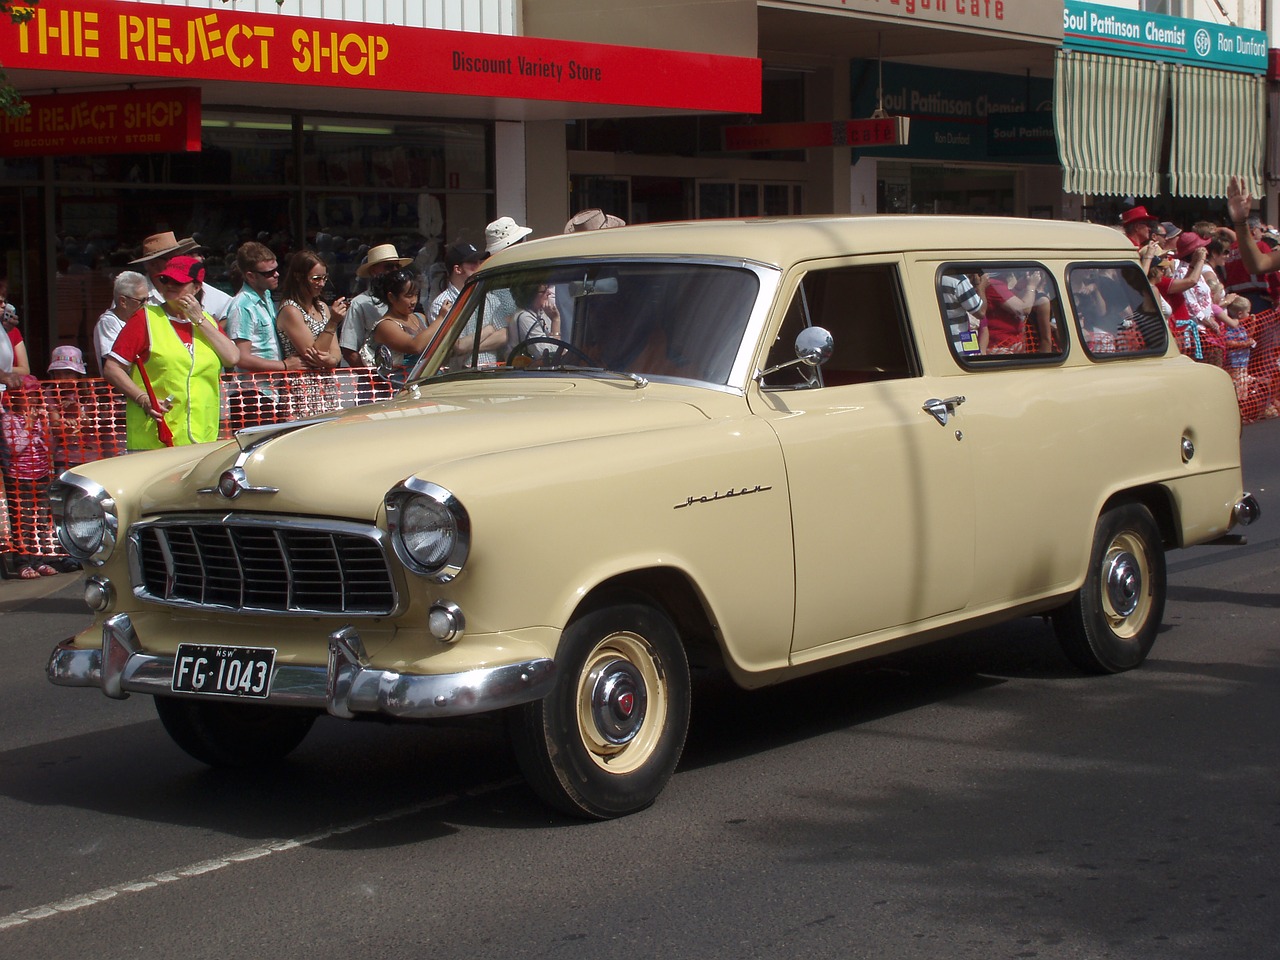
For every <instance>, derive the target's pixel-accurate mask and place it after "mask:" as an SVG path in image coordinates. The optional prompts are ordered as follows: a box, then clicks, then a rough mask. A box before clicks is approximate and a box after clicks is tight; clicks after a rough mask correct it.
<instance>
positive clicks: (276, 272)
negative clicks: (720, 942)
mask: <svg viewBox="0 0 1280 960" xmlns="http://www.w3.org/2000/svg"><path fill="white" fill-rule="evenodd" d="M249 272H250V273H256V274H257V275H258V276H260V277H278V276H279V275H280V268H279V267H276V268H275V269H274V270H250V271H249Z"/></svg>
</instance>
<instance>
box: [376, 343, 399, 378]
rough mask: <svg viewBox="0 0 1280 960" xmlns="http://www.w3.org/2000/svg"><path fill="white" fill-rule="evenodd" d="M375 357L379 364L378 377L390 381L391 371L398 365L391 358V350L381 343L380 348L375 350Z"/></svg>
mask: <svg viewBox="0 0 1280 960" xmlns="http://www.w3.org/2000/svg"><path fill="white" fill-rule="evenodd" d="M373 356H374V359H375V360H377V362H378V363H377V368H378V376H380V377H381V378H382V379H383V380H390V379H391V370H392V368H393V367H394V366H395V365H396V364H395V360H394V358H393V357H392V356H391V348H390V347H388V346H387V345H386V344H385V343H380V344H378V348H377V349H376V350H374V352H373Z"/></svg>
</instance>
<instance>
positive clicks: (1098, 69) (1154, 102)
mask: <svg viewBox="0 0 1280 960" xmlns="http://www.w3.org/2000/svg"><path fill="white" fill-rule="evenodd" d="M1168 84H1169V79H1168V67H1167V66H1165V65H1164V64H1162V63H1154V62H1150V61H1145V60H1129V59H1126V58H1123V57H1108V56H1103V55H1101V54H1094V53H1081V52H1079V51H1075V50H1059V51H1058V52H1057V66H1056V77H1055V80H1054V91H1053V124H1054V131H1055V134H1056V135H1057V139H1058V157H1059V160H1060V162H1061V163H1062V189H1063V190H1064V191H1065V192H1067V193H1080V194H1092V195H1104V196H1132V197H1154V196H1157V195H1158V194H1159V193H1160V139H1161V132H1162V130H1163V127H1164V110H1165V100H1166V97H1167V96H1168ZM1224 195H1225V194H1224Z"/></svg>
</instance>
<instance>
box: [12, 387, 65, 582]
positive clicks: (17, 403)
mask: <svg viewBox="0 0 1280 960" xmlns="http://www.w3.org/2000/svg"><path fill="white" fill-rule="evenodd" d="M0 398H2V399H3V403H4V414H3V416H0V429H2V430H3V435H4V448H5V453H6V456H5V465H4V466H5V490H6V492H7V493H8V498H9V516H10V518H11V520H12V529H13V536H12V542H13V543H14V545H15V546H16V547H17V548H18V552H19V554H20V559H19V563H21V564H22V568H21V570H20V571H19V572H18V576H19V577H21V578H22V579H23V580H36V579H38V578H40V577H52V576H54V575H56V574H57V573H58V571H57V570H55V569H54V568H53V567H52V566H50V565H49V564H48V563H47V562H45V561H44V560H43V559H41V557H42V555H43V548H42V547H41V544H40V532H41V531H43V530H51V529H52V524H51V522H50V519H49V517H48V516H47V513H48V506H47V504H46V500H45V490H46V488H47V487H48V485H49V470H50V466H51V459H50V455H49V411H48V410H47V409H46V407H45V403H44V394H43V392H42V391H41V389H40V381H39V380H37V379H36V378H35V377H33V376H30V375H27V376H24V377H23V378H22V386H21V388H20V389H10V390H6V391H4V393H0Z"/></svg>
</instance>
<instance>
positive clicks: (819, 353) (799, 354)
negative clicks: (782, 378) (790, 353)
mask: <svg viewBox="0 0 1280 960" xmlns="http://www.w3.org/2000/svg"><path fill="white" fill-rule="evenodd" d="M834 349H835V340H834V339H832V337H831V332H830V331H829V330H827V329H826V328H825V327H805V328H804V329H803V330H801V331H800V333H799V334H797V335H796V358H795V359H794V360H788V361H787V362H786V363H780V364H778V365H777V366H776V367H770V368H769V369H768V370H760V371H758V372H757V373H756V375H755V379H756V381H757V382H759V381H761V380H763V379H764V378H765V377H767V376H769V375H770V374H773V373H777V372H778V371H779V370H785V369H787V368H788V367H794V366H797V365H798V364H804V365H805V366H806V367H818V366H821V365H822V364H824V363H826V362H827V361H828V360H830V359H831V352H832V351H833V350H834ZM803 373H804V378H805V382H804V383H803V384H800V386H806V387H816V386H817V385H818V379H817V377H816V376H815V375H814V374H812V373H810V372H809V371H807V370H806V371H803Z"/></svg>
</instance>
